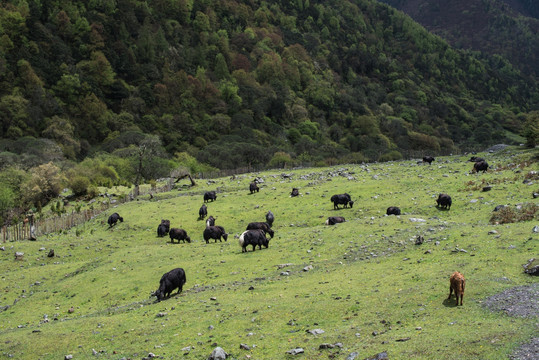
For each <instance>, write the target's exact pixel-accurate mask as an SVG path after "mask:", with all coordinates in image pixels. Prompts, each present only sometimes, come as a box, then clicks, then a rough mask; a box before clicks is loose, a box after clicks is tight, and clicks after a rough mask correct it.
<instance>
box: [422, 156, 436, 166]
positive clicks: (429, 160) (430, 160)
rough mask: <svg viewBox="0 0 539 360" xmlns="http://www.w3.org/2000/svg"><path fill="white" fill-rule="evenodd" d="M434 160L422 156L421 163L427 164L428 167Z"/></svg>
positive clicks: (430, 157)
mask: <svg viewBox="0 0 539 360" xmlns="http://www.w3.org/2000/svg"><path fill="white" fill-rule="evenodd" d="M434 160H435V159H434V158H433V157H432V156H423V162H424V163H426V162H427V163H429V165H430V164H432V162H433V161H434Z"/></svg>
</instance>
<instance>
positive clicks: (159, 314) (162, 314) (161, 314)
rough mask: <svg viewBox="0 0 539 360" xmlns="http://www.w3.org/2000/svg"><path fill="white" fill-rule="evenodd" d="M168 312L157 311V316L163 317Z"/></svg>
mask: <svg viewBox="0 0 539 360" xmlns="http://www.w3.org/2000/svg"><path fill="white" fill-rule="evenodd" d="M167 315H168V314H167V313H166V312H160V313H157V315H156V316H157V317H165V316H167Z"/></svg>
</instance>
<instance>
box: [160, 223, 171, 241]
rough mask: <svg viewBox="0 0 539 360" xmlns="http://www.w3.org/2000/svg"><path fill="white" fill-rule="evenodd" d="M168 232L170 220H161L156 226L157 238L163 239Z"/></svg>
mask: <svg viewBox="0 0 539 360" xmlns="http://www.w3.org/2000/svg"><path fill="white" fill-rule="evenodd" d="M169 230H170V220H161V224H159V226H157V236H159V237H163V236H165V235H166V234H168V232H169Z"/></svg>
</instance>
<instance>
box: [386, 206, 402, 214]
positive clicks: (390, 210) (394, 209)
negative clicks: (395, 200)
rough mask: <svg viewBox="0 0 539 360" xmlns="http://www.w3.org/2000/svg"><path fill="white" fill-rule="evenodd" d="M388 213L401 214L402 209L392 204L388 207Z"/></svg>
mask: <svg viewBox="0 0 539 360" xmlns="http://www.w3.org/2000/svg"><path fill="white" fill-rule="evenodd" d="M386 214H387V215H400V214H401V209H399V208H398V207H396V206H390V207H388V208H387V210H386Z"/></svg>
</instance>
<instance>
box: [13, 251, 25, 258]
mask: <svg viewBox="0 0 539 360" xmlns="http://www.w3.org/2000/svg"><path fill="white" fill-rule="evenodd" d="M23 257H24V253H23V252H19V251H17V252H16V253H15V260H22V258H23Z"/></svg>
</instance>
